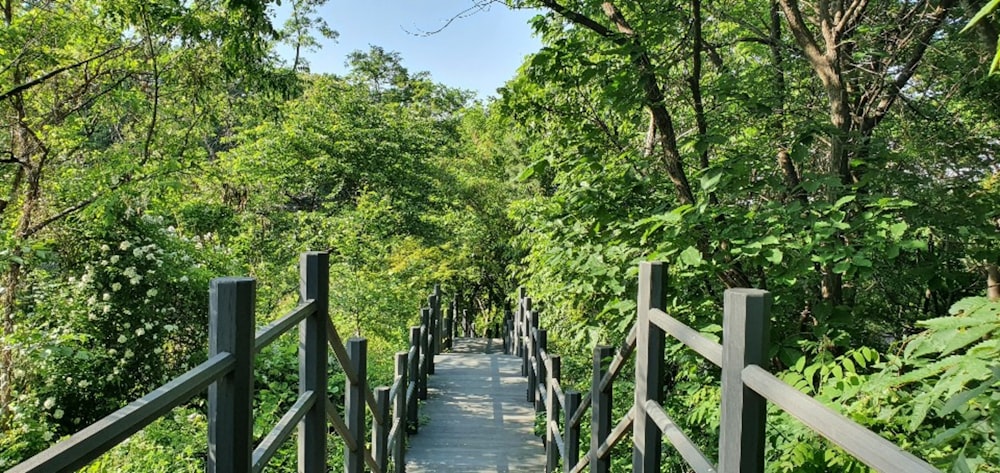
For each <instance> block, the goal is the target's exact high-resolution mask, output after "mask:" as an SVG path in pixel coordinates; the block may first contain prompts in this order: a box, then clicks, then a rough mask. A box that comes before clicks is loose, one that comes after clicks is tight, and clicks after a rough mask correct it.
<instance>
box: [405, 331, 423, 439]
mask: <svg viewBox="0 0 1000 473" xmlns="http://www.w3.org/2000/svg"><path fill="white" fill-rule="evenodd" d="M422 332H423V331H422V330H421V329H420V327H410V346H411V347H415V348H416V349H417V350H416V351H415V352H414V355H413V359H412V360H410V367H409V369H407V371H408V374H409V382H410V383H413V396H410V397H409V398H408V399H407V404H406V433H409V434H415V433H417V430H418V429H419V428H420V412H419V406H420V403H419V402H417V400H418V399H420V393H421V388H420V379H421V374H420V371H421V369H420V354H421V353H423V352H422V351H421V348H420V334H421V333H422ZM406 389H407V392H409V386H407V388H406Z"/></svg>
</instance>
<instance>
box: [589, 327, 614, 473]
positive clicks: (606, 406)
mask: <svg viewBox="0 0 1000 473" xmlns="http://www.w3.org/2000/svg"><path fill="white" fill-rule="evenodd" d="M614 354H615V349H614V348H613V347H609V346H605V345H598V346H596V347H594V363H593V370H592V371H591V373H592V374H591V382H590V389H591V391H590V416H591V419H590V450H591V455H593V457H591V458H590V473H608V472H610V471H611V458H610V456H607V457H603V458H602V457H599V456H598V455H597V450H598V448H599V447H600V446H601V442H604V440H605V439H607V438H608V435H611V398H612V395H613V394H614V388H613V387H612V386H611V385H609V386H608V389H607V390H604V391H601V379H602V378H604V372H605V371H604V360H605V359H607V358H611V357H612V356H614Z"/></svg>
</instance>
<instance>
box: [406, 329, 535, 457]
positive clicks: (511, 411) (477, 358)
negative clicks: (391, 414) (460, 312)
mask: <svg viewBox="0 0 1000 473" xmlns="http://www.w3.org/2000/svg"><path fill="white" fill-rule="evenodd" d="M434 366H435V368H434V369H435V374H434V375H433V376H431V377H430V378H429V381H428V396H427V401H426V404H425V405H424V406H423V407H422V408H421V410H420V416H421V419H422V420H426V424H422V425H421V426H420V433H419V434H418V435H414V436H412V437H410V439H409V440H410V448H409V450H408V451H407V454H406V455H407V465H406V471H407V472H411V473H421V472H498V473H506V472H540V471H544V470H545V456H544V451H543V449H542V441H541V439H539V438H538V437H535V436H534V434H533V431H534V424H535V409H534V407H533V406H532V405H531V404H529V403H528V402H526V401H525V393H526V391H527V386H528V385H527V382H526V380H525V379H524V378H523V377H521V360H520V358H516V357H514V356H510V355H504V354H503V344H502V342H501V341H500V340H499V339H493V340H489V339H480V338H475V339H469V338H456V339H455V343H454V349H453V351H452V353H447V354H441V355H437V356H436V357H435V365H434Z"/></svg>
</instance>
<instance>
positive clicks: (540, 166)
mask: <svg viewBox="0 0 1000 473" xmlns="http://www.w3.org/2000/svg"><path fill="white" fill-rule="evenodd" d="M548 167H549V160H548V158H543V159H539V160H538V161H535V162H534V163H531V165H530V166H528V167H527V168H525V169H524V171H521V174H520V175H518V176H517V180H519V181H521V182H524V181H527V180H528V179H531V176H534V175H535V174H541V173H542V172H545V170H546V169H547V168H548Z"/></svg>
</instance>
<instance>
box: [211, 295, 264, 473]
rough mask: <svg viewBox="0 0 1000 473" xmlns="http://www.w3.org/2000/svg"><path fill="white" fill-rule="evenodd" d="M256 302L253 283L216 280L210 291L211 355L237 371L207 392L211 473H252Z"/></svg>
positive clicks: (221, 379)
mask: <svg viewBox="0 0 1000 473" xmlns="http://www.w3.org/2000/svg"><path fill="white" fill-rule="evenodd" d="M256 299H257V286H256V281H254V280H253V279H251V278H217V279H213V280H212V282H211V284H210V286H209V320H208V356H209V357H212V356H215V355H218V354H220V353H232V354H233V358H234V359H235V364H234V365H233V370H232V371H230V372H229V374H227V375H225V376H223V377H222V378H220V379H219V380H218V381H216V382H214V383H212V384H211V385H209V387H208V462H207V471H208V472H209V473H249V472H250V468H251V464H252V458H253V359H254V330H255V329H256V327H255V320H254V315H255V312H254V311H255V310H256V308H255V304H256Z"/></svg>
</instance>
